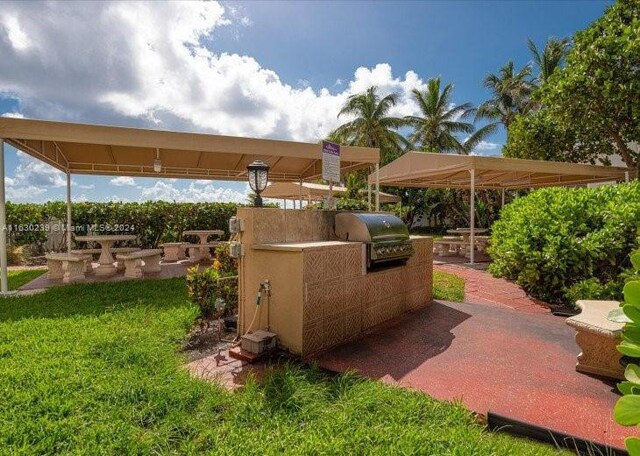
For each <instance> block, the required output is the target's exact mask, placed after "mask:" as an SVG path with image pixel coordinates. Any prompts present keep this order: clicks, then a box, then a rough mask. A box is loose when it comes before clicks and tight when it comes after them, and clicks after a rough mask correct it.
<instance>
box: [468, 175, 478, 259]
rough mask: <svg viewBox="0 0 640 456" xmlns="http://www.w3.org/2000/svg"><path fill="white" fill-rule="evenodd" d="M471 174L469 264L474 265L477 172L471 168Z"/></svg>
mask: <svg viewBox="0 0 640 456" xmlns="http://www.w3.org/2000/svg"><path fill="white" fill-rule="evenodd" d="M469 172H470V173H471V198H470V205H469V207H470V209H469V221H470V223H471V226H470V228H471V232H470V233H469V234H470V235H469V247H470V249H471V250H470V251H469V252H470V256H469V260H470V261H469V262H470V263H471V264H474V262H475V248H474V247H475V241H476V239H475V237H476V236H475V234H476V233H475V231H476V170H475V169H473V168H471V169H470V170H469Z"/></svg>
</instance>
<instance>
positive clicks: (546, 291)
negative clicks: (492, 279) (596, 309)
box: [489, 181, 640, 304]
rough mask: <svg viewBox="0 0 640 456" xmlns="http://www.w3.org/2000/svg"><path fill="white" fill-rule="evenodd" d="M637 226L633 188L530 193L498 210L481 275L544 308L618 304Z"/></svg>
mask: <svg viewBox="0 0 640 456" xmlns="http://www.w3.org/2000/svg"><path fill="white" fill-rule="evenodd" d="M639 221H640V182H637V181H636V182H633V183H629V184H621V185H611V186H610V185H605V186H601V187H597V188H548V189H542V190H537V191H534V192H532V193H530V194H529V195H527V196H525V197H522V198H517V199H516V200H515V201H513V202H512V203H510V204H509V205H507V206H505V208H504V209H503V211H502V214H501V216H500V219H499V220H498V221H497V222H496V223H495V224H494V225H493V226H492V234H491V246H490V247H489V253H490V255H491V258H492V260H493V262H492V264H491V266H490V269H489V271H490V272H491V273H492V274H493V275H495V276H501V277H506V278H509V279H512V280H515V281H516V282H517V283H518V284H520V285H521V286H522V287H523V288H524V289H525V290H526V291H527V292H528V293H530V294H532V295H533V296H535V297H538V298H540V299H542V300H544V301H547V302H549V303H558V304H573V302H572V300H573V299H575V298H577V297H580V298H582V299H588V298H596V299H618V300H619V299H621V298H622V286H623V285H624V279H625V277H626V275H628V274H629V273H630V272H631V271H630V266H631V264H630V261H629V256H628V254H629V252H630V251H632V250H634V248H635V247H636V246H637V244H638V223H639ZM586 294H589V296H587V295H586Z"/></svg>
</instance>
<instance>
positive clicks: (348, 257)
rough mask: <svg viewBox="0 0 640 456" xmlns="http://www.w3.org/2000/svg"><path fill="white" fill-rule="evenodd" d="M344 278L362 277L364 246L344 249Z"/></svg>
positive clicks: (359, 245)
mask: <svg viewBox="0 0 640 456" xmlns="http://www.w3.org/2000/svg"><path fill="white" fill-rule="evenodd" d="M344 276H345V277H358V276H362V245H361V244H358V245H354V246H353V247H348V248H345V249H344Z"/></svg>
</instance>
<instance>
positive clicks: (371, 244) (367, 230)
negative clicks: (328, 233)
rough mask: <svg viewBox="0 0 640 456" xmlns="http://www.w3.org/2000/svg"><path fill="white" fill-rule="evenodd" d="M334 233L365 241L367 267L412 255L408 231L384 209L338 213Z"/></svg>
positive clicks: (353, 240)
mask: <svg viewBox="0 0 640 456" xmlns="http://www.w3.org/2000/svg"><path fill="white" fill-rule="evenodd" d="M335 232H336V236H338V238H339V239H341V240H343V241H351V242H363V243H365V244H366V253H367V269H370V268H372V267H374V266H376V265H379V264H384V263H386V264H391V263H392V262H396V263H397V262H403V261H405V260H406V259H407V258H409V257H410V256H411V255H412V254H413V245H412V243H411V240H410V239H409V230H408V229H407V227H406V225H405V224H404V223H402V220H400V219H399V218H398V217H396V216H395V215H392V214H387V213H384V212H375V213H371V212H340V213H338V214H336V218H335Z"/></svg>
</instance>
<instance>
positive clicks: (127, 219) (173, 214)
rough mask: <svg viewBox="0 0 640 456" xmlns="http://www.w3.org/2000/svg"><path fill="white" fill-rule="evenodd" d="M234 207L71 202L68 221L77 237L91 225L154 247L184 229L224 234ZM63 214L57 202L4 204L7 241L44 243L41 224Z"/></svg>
mask: <svg viewBox="0 0 640 456" xmlns="http://www.w3.org/2000/svg"><path fill="white" fill-rule="evenodd" d="M237 206H238V205H237V204H234V203H168V202H166V201H147V202H145V203H119V202H114V203H89V202H87V203H73V204H72V217H71V218H72V221H73V225H74V226H78V227H80V228H81V231H80V232H79V234H86V227H87V226H92V225H97V227H96V230H97V231H99V232H100V233H99V234H112V233H110V232H109V231H108V229H109V228H111V229H116V231H119V232H120V231H122V229H125V228H129V229H128V230H127V231H126V232H123V233H122V234H135V235H137V236H138V238H139V239H138V246H139V247H142V248H155V247H157V245H158V244H160V243H163V242H175V241H177V240H182V237H181V234H182V231H184V230H188V229H218V230H225V231H227V230H228V222H229V219H230V218H231V217H232V216H233V215H235V213H236V208H237ZM66 214H67V206H66V203H63V202H59V201H54V202H48V203H44V204H32V203H22V204H13V203H7V225H9V226H10V227H13V228H12V230H11V231H9V238H10V240H11V241H12V242H13V243H14V244H16V245H21V244H36V245H39V244H41V243H42V242H44V241H45V240H46V231H45V227H44V224H45V222H46V221H47V220H48V219H49V218H51V217H53V218H56V219H58V220H59V221H61V222H62V223H63V224H65V223H66V219H67V215H66ZM100 225H103V226H102V227H100ZM107 225H108V226H107ZM117 225H128V227H127V226H122V227H118V226H117ZM101 228H103V229H101ZM117 228H121V229H120V230H117Z"/></svg>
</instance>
